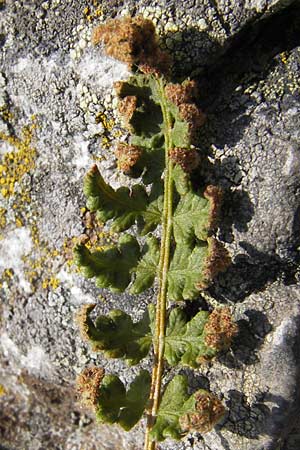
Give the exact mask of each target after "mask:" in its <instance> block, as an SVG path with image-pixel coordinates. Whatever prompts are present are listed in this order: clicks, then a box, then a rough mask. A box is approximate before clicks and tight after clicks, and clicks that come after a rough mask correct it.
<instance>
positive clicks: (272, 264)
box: [209, 242, 298, 303]
mask: <svg viewBox="0 0 300 450" xmlns="http://www.w3.org/2000/svg"><path fill="white" fill-rule="evenodd" d="M239 244H240V246H241V247H242V248H244V249H245V250H246V252H247V254H245V253H243V254H239V255H237V256H236V257H235V259H234V261H233V263H232V265H231V266H230V267H229V268H228V270H227V271H226V272H224V273H222V274H220V275H219V276H218V277H217V278H216V279H215V282H214V285H213V286H212V287H211V288H210V289H209V292H210V294H211V295H213V296H214V297H215V298H217V299H218V301H220V302H224V303H226V302H227V301H228V300H229V301H231V302H234V303H237V302H242V301H243V300H244V299H245V298H246V297H247V296H249V295H250V294H252V293H255V292H261V291H263V289H264V288H265V287H266V286H267V285H268V284H270V283H272V282H274V281H276V280H277V279H280V280H281V282H282V283H284V284H285V285H293V284H297V282H298V279H297V277H298V265H297V264H296V263H294V262H291V261H289V260H286V259H282V258H280V257H279V256H277V255H275V254H273V255H272V254H268V253H265V252H262V251H259V250H257V249H255V248H254V247H253V246H252V245H251V244H249V243H247V242H240V243H239Z"/></svg>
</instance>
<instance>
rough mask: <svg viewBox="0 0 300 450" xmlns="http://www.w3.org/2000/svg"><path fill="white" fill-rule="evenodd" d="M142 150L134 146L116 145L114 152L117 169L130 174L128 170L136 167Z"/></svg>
mask: <svg viewBox="0 0 300 450" xmlns="http://www.w3.org/2000/svg"><path fill="white" fill-rule="evenodd" d="M142 152H143V151H142V149H141V148H140V147H138V146H136V145H128V144H123V143H121V142H119V143H118V145H117V148H116V150H115V155H116V158H117V160H118V169H120V170H122V172H124V173H128V172H130V170H131V169H132V168H133V167H134V166H135V165H136V163H137V162H138V160H139V159H140V157H141V155H142Z"/></svg>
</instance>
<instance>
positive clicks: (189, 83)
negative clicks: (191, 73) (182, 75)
mask: <svg viewBox="0 0 300 450" xmlns="http://www.w3.org/2000/svg"><path fill="white" fill-rule="evenodd" d="M165 94H166V97H167V99H168V100H169V101H170V102H172V103H174V104H175V105H176V106H179V105H181V104H182V103H193V101H194V99H195V98H196V97H197V95H198V88H197V83H196V81H194V80H186V81H184V82H183V83H182V84H172V83H170V84H167V85H166V87H165Z"/></svg>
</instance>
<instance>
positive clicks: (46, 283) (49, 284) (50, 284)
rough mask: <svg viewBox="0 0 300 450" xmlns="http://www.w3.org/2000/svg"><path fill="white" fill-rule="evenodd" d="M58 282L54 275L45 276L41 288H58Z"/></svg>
mask: <svg viewBox="0 0 300 450" xmlns="http://www.w3.org/2000/svg"><path fill="white" fill-rule="evenodd" d="M59 284H60V281H59V279H58V278H56V277H51V278H46V279H44V280H43V282H42V288H43V289H49V288H50V289H53V290H55V289H57V288H58V286H59Z"/></svg>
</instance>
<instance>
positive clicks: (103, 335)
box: [78, 305, 154, 365]
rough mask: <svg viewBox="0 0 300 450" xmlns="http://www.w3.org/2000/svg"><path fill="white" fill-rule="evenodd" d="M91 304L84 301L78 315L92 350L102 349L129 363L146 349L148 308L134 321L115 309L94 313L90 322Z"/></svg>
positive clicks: (149, 338) (150, 318) (150, 314)
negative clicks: (105, 313)
mask: <svg viewBox="0 0 300 450" xmlns="http://www.w3.org/2000/svg"><path fill="white" fill-rule="evenodd" d="M94 307H95V305H85V306H83V307H82V309H81V312H80V313H79V315H78V322H79V325H80V329H81V334H82V336H83V338H84V339H86V340H88V341H89V342H90V343H91V345H92V349H93V351H103V352H104V354H105V356H106V357H107V358H124V359H126V361H127V362H128V364H130V365H133V364H137V363H138V362H139V361H140V360H141V359H142V358H144V357H145V356H146V355H147V354H148V353H149V349H150V346H151V344H152V333H151V321H152V322H153V320H154V318H153V310H151V308H149V311H146V312H145V313H144V316H143V317H142V319H141V320H140V321H139V322H136V323H133V322H132V320H131V317H130V316H129V315H128V314H126V313H125V312H123V311H121V310H119V309H113V310H112V311H110V312H109V314H108V315H107V316H104V315H100V316H98V317H97V319H96V321H95V323H94V322H93V321H92V320H91V318H90V313H91V311H92V310H93V309H94Z"/></svg>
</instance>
